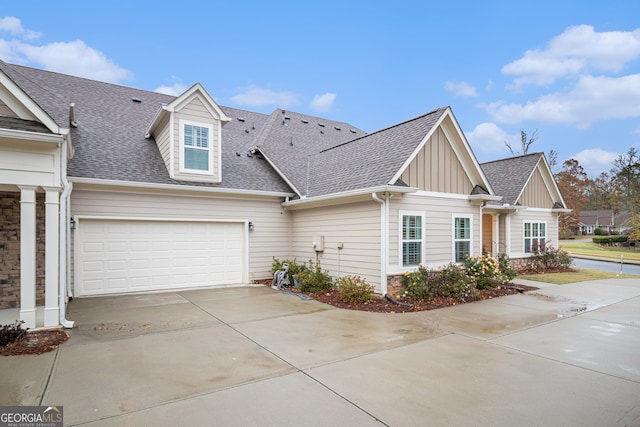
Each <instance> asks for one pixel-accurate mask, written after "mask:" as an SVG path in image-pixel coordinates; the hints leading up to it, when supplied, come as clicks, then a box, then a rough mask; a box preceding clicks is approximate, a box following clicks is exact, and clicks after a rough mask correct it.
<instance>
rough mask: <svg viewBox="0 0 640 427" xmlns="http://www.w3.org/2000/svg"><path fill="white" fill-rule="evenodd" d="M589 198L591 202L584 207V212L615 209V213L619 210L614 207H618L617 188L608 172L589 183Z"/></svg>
mask: <svg viewBox="0 0 640 427" xmlns="http://www.w3.org/2000/svg"><path fill="white" fill-rule="evenodd" d="M587 197H588V198H589V201H588V203H587V205H586V206H585V207H584V210H590V211H595V210H600V209H613V211H614V212H616V213H617V212H618V210H617V209H615V208H614V206H617V205H618V198H617V197H616V188H615V185H614V184H613V182H612V180H611V178H610V177H609V174H608V173H606V172H602V173H601V174H600V175H599V176H598V177H597V178H594V179H592V180H590V181H589V185H588V187H587Z"/></svg>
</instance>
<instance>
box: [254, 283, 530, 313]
mask: <svg viewBox="0 0 640 427" xmlns="http://www.w3.org/2000/svg"><path fill="white" fill-rule="evenodd" d="M264 284H265V285H266V286H271V283H270V282H269V283H268V284H267V283H264ZM537 289H539V288H536V287H533V286H525V285H517V286H514V285H507V286H504V287H499V288H497V289H487V290H481V291H479V292H480V296H479V297H478V298H473V299H472V298H469V299H466V300H459V299H454V298H435V299H434V300H432V301H411V303H412V304H413V306H412V307H407V306H404V305H399V304H396V303H394V302H392V301H389V300H388V299H386V298H384V297H381V296H379V295H376V296H375V297H374V299H373V300H372V301H369V302H364V303H345V302H343V301H342V300H341V299H340V294H339V293H338V291H337V290H336V289H332V290H330V291H325V292H315V293H307V292H300V293H302V294H305V295H309V296H310V297H312V298H313V299H315V300H316V301H320V302H322V303H325V304H329V305H332V306H334V307H338V308H344V309H348V310H360V311H369V312H374V313H409V312H413V311H425V310H435V309H438V308H444V307H451V306H454V305H460V304H466V303H470V302H474V301H481V300H485V299H492V298H498V297H501V296H505V295H514V294H517V293H521V292H527V291H532V290H537ZM291 292H299V291H297V290H295V289H291ZM403 302H409V301H403Z"/></svg>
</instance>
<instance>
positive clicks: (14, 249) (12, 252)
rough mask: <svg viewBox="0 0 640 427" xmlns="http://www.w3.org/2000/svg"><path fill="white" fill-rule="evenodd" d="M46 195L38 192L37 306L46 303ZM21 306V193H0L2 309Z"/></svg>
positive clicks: (0, 307) (0, 283)
mask: <svg viewBox="0 0 640 427" xmlns="http://www.w3.org/2000/svg"><path fill="white" fill-rule="evenodd" d="M44 263H45V207H44V194H37V195H36V305H44V291H45V288H44V280H45V265H44ZM17 307H20V193H18V192H15V193H13V192H0V309H5V308H17Z"/></svg>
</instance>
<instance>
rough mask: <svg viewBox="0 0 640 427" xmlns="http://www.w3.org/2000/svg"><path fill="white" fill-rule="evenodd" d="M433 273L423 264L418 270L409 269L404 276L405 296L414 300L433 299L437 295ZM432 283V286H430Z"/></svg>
mask: <svg viewBox="0 0 640 427" xmlns="http://www.w3.org/2000/svg"><path fill="white" fill-rule="evenodd" d="M431 276H432V273H431V272H430V271H429V269H428V268H426V267H424V266H423V265H422V264H419V265H418V269H417V270H416V271H413V272H410V271H407V272H406V273H404V276H403V277H402V286H403V288H404V292H403V296H405V297H409V298H411V299H414V300H432V299H433V298H434V297H435V295H434V292H433V289H432V287H433V286H432V285H433V284H432V283H430V282H431V280H430V279H431ZM430 285H431V286H430Z"/></svg>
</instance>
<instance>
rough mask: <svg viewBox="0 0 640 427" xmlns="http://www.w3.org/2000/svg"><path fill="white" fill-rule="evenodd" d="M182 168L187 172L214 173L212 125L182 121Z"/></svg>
mask: <svg viewBox="0 0 640 427" xmlns="http://www.w3.org/2000/svg"><path fill="white" fill-rule="evenodd" d="M180 124H181V131H182V144H181V145H182V147H181V149H182V164H181V166H182V169H183V170H184V171H187V172H196V173H212V172H213V168H212V166H213V165H212V163H213V162H212V160H213V155H212V143H211V137H212V135H211V134H212V130H213V128H212V127H211V126H210V125H206V124H202V123H192V122H187V121H181V123H180Z"/></svg>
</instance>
